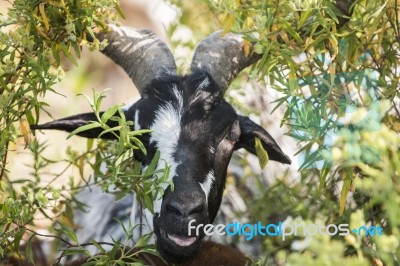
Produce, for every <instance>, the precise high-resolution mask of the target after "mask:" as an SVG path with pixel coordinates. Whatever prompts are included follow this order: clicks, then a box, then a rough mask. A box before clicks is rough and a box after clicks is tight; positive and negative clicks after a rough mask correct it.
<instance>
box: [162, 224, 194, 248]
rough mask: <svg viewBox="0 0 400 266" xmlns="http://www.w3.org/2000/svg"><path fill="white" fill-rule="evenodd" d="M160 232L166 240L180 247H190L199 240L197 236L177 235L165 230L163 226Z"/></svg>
mask: <svg viewBox="0 0 400 266" xmlns="http://www.w3.org/2000/svg"><path fill="white" fill-rule="evenodd" d="M160 233H161V235H162V236H163V238H164V239H165V240H167V241H168V242H170V243H171V244H174V245H176V246H178V247H179V248H189V247H190V246H192V245H193V244H195V243H196V242H197V240H198V237H196V236H182V235H176V234H172V233H167V232H165V231H164V230H163V229H162V228H160Z"/></svg>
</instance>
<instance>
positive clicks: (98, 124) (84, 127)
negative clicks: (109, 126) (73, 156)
mask: <svg viewBox="0 0 400 266" xmlns="http://www.w3.org/2000/svg"><path fill="white" fill-rule="evenodd" d="M97 127H101V124H100V123H99V122H94V121H93V122H91V123H90V124H87V125H84V126H81V127H78V128H77V129H75V130H74V131H72V132H71V133H69V135H68V136H67V139H69V138H70V137H72V136H74V135H76V134H78V133H80V132H83V131H86V130H90V129H93V128H97Z"/></svg>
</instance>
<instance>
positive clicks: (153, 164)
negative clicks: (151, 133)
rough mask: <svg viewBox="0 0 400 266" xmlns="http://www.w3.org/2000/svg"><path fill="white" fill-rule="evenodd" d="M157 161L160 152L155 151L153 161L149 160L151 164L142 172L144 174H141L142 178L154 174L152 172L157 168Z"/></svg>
mask: <svg viewBox="0 0 400 266" xmlns="http://www.w3.org/2000/svg"><path fill="white" fill-rule="evenodd" d="M159 159H160V151H158V150H157V151H156V153H155V154H154V157H153V159H152V160H151V163H150V164H149V166H148V167H147V169H146V171H144V174H143V175H144V176H148V175H151V174H152V173H154V171H155V170H156V168H157V165H158V160H159Z"/></svg>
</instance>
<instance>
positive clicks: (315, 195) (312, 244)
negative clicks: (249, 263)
mask: <svg viewBox="0 0 400 266" xmlns="http://www.w3.org/2000/svg"><path fill="white" fill-rule="evenodd" d="M337 2H338V4H337V5H336V6H335V1H261V2H260V1H213V3H214V5H215V7H216V9H217V10H219V11H220V12H221V15H222V16H223V23H224V25H225V30H226V31H228V30H233V31H237V32H244V33H246V34H248V38H249V40H251V41H257V44H256V45H255V50H256V52H257V53H260V54H262V55H263V58H262V59H261V61H260V62H259V63H258V65H257V66H256V67H255V68H254V70H253V72H252V74H253V75H254V76H255V75H256V74H257V75H259V76H261V77H265V76H266V77H268V80H269V85H270V86H271V87H272V88H273V89H275V90H277V91H279V92H281V94H282V97H281V98H280V99H279V100H277V101H276V102H275V105H276V107H277V106H280V105H283V106H284V108H285V109H286V112H285V115H284V119H283V121H282V123H283V124H286V125H288V126H289V128H290V132H289V133H288V134H289V135H290V136H292V137H293V138H295V139H296V140H297V141H298V143H300V144H301V149H299V151H298V153H299V154H300V165H301V167H300V173H301V176H302V180H301V182H300V183H298V184H288V183H287V182H285V181H284V180H283V181H282V180H281V181H277V182H276V183H275V184H274V185H273V186H272V187H271V188H269V189H267V190H266V191H265V189H264V192H262V196H261V197H259V198H258V199H256V201H255V203H254V202H252V205H253V206H254V207H253V214H252V220H253V221H266V220H268V219H269V218H271V217H274V216H275V217H277V216H278V217H282V216H283V217H285V216H288V215H289V216H291V217H293V218H294V219H295V220H297V221H304V222H305V223H315V224H322V225H328V224H340V223H348V224H350V228H355V227H358V226H360V225H368V226H372V225H374V226H378V225H379V226H381V227H383V228H384V235H382V236H375V237H373V236H365V234H361V235H357V234H353V233H351V234H350V235H348V236H346V237H342V236H333V237H329V236H314V237H313V238H312V239H303V240H302V238H291V239H290V240H289V241H287V240H286V241H280V240H278V239H277V238H267V239H265V241H264V248H265V251H266V252H269V254H270V255H269V258H267V261H269V263H272V262H273V263H276V264H279V265H283V264H290V265H293V264H295V265H323V264H324V265H328V264H330V265H339V264H346V265H350V263H351V265H353V264H354V265H370V264H371V263H372V264H375V265H395V264H398V263H399V260H400V243H399V239H400V209H399V208H398V203H399V202H400V193H399V192H400V186H399V184H400V183H399V182H400V160H399V159H400V157H399V154H400V153H399V148H400V145H399V144H400V138H399V132H400V127H399V126H400V122H399V119H400V102H399V96H400V89H399V73H398V70H399V63H400V61H399V59H400V54H399V52H398V51H399V42H398V41H399V30H400V21H399V8H398V2H397V1H355V2H354V4H353V6H352V8H351V11H352V12H348V13H343V9H341V8H342V7H343V6H346V5H347V6H350V4H351V2H352V1H337ZM350 13H351V17H349V14H350ZM343 14H345V15H343ZM254 33H256V36H258V37H257V38H256V39H255V38H254V37H252V36H254ZM266 93H268V92H266ZM335 189H336V190H339V193H335ZM274 201H278V202H279V203H278V204H267V205H265V202H274ZM301 240H302V241H301ZM300 243H303V244H302V245H298V244H300Z"/></svg>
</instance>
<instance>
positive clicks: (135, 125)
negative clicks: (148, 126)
mask: <svg viewBox="0 0 400 266" xmlns="http://www.w3.org/2000/svg"><path fill="white" fill-rule="evenodd" d="M133 126H134V127H135V130H139V129H141V128H142V127H141V126H140V124H139V110H136V112H135V124H134V125H133Z"/></svg>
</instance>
